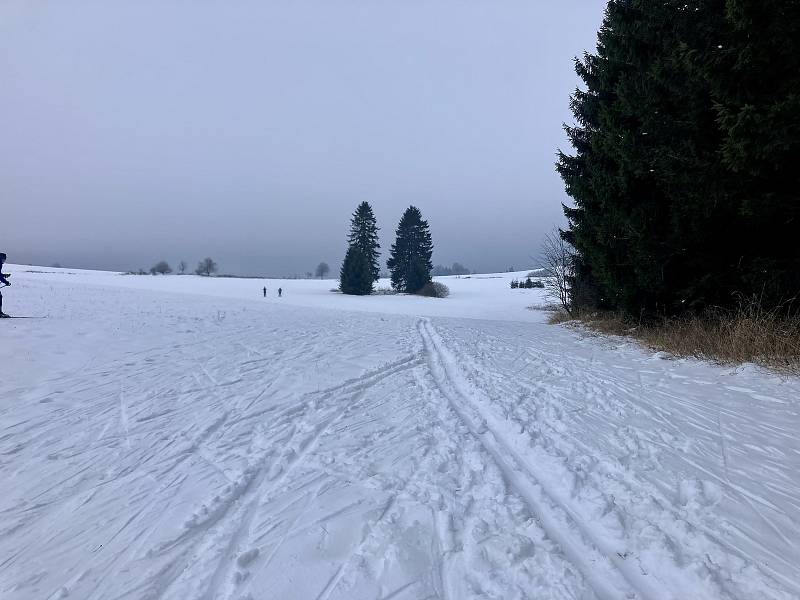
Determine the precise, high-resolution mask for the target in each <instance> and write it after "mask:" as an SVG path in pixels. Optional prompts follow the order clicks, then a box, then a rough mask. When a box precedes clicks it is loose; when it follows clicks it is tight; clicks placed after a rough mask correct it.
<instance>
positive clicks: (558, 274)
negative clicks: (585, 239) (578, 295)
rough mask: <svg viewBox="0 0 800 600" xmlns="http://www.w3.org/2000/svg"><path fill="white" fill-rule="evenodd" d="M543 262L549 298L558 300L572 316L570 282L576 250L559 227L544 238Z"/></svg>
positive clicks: (545, 285)
mask: <svg viewBox="0 0 800 600" xmlns="http://www.w3.org/2000/svg"><path fill="white" fill-rule="evenodd" d="M542 262H543V263H544V268H545V270H546V271H547V273H548V275H549V277H548V278H547V280H546V283H545V284H544V287H545V289H546V290H547V296H548V298H550V299H551V300H553V301H555V302H558V303H559V304H560V305H561V308H562V309H563V310H564V312H566V313H567V314H568V315H569V316H572V302H571V301H570V300H571V294H570V282H571V281H572V278H573V275H574V265H575V251H574V250H573V248H572V246H570V245H569V244H568V243H567V242H566V241H565V240H564V239H563V238H562V237H561V233H560V232H559V230H558V227H555V228H553V230H552V231H551V232H550V233H548V234H547V235H546V236H545V238H544V242H543V243H542Z"/></svg>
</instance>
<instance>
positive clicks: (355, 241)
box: [347, 202, 381, 282]
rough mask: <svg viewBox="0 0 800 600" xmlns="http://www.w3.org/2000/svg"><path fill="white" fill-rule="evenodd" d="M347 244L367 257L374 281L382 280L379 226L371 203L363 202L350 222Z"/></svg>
mask: <svg viewBox="0 0 800 600" xmlns="http://www.w3.org/2000/svg"><path fill="white" fill-rule="evenodd" d="M347 243H348V244H349V245H350V246H356V247H357V248H358V249H359V250H361V253H362V254H363V255H364V256H365V257H366V259H367V261H368V263H369V268H370V274H371V276H372V281H373V282H374V281H378V279H379V278H380V272H381V270H380V263H379V257H380V248H381V246H380V244H379V243H378V224H377V221H376V220H375V214H374V213H373V212H372V207H371V206H370V205H369V202H362V203H361V204H359V205H358V208H356V211H355V212H354V213H353V217H352V219H351V220H350V233H349V235H348V236H347Z"/></svg>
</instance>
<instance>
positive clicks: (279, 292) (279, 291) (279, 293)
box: [278, 288, 283, 298]
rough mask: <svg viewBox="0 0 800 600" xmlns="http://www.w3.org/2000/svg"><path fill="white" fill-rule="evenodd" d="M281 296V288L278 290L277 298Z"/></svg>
mask: <svg viewBox="0 0 800 600" xmlns="http://www.w3.org/2000/svg"><path fill="white" fill-rule="evenodd" d="M281 294H283V288H278V298H280V297H281Z"/></svg>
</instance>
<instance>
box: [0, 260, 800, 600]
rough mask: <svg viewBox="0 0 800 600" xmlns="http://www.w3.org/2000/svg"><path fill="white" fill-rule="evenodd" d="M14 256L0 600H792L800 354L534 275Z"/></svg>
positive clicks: (1, 410)
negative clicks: (385, 276) (162, 271)
mask: <svg viewBox="0 0 800 600" xmlns="http://www.w3.org/2000/svg"><path fill="white" fill-rule="evenodd" d="M13 268H14V283H15V287H14V288H13V289H12V290H9V292H8V294H7V295H6V296H5V298H4V301H5V304H4V306H6V307H7V308H6V310H8V311H9V312H12V311H15V312H18V313H21V312H22V309H23V308H24V309H25V310H24V312H25V313H26V314H27V313H30V314H36V315H43V316H47V319H41V320H6V321H5V322H3V323H0V325H2V327H3V330H2V332H0V333H1V334H2V336H1V337H0V361H1V362H2V364H3V366H4V372H5V374H4V376H3V378H2V380H1V381H0V477H1V478H2V479H1V480H2V490H3V493H2V494H0V598H3V600H5V599H10V600H33V599H40V598H41V599H56V598H78V599H82V600H111V599H123V598H126V599H150V600H155V599H163V600H191V599H197V600H200V599H203V600H262V599H299V600H306V599H308V600H356V599H372V600H376V599H381V600H388V599H390V598H391V599H394V600H410V599H415V600H417V599H418V600H422V599H446V600H462V599H471V598H492V599H503V600H506V599H528V598H530V599H543V598H545V599H548V598H552V599H570V598H576V599H595V598H596V599H598V600H615V599H642V600H669V599H675V600H678V599H687V598H692V599H693V598H698V599H705V598H708V599H723V598H725V599H727V598H730V599H739V598H745V599H750V598H752V599H762V598H764V599H776V600H777V599H790V598H798V597H800V567H798V565H800V547H799V546H800V440H799V439H798V435H797V432H798V431H800V407H799V406H798V405H799V404H800V382H798V380H797V378H791V377H782V376H779V375H776V374H772V373H767V372H764V371H762V370H759V369H757V368H756V367H753V366H751V365H745V366H739V367H730V366H716V365H712V364H708V363H705V362H701V361H698V360H686V359H675V358H672V357H668V356H664V355H662V354H654V353H652V352H650V351H647V350H644V349H641V348H639V347H638V346H636V345H635V344H633V343H631V342H629V341H625V340H621V339H617V338H605V337H599V336H595V335H591V334H589V333H588V332H586V331H583V330H580V329H577V328H575V327H564V326H553V325H548V324H546V323H545V320H546V313H544V312H543V311H541V310H530V309H528V306H530V305H537V304H541V303H543V301H544V300H543V297H542V295H541V292H540V291H537V290H510V289H508V281H509V280H510V279H512V278H513V277H520V274H519V273H516V274H514V273H509V274H502V275H497V276H486V277H485V278H480V277H475V278H470V279H455V278H453V279H450V278H445V279H443V281H445V282H446V283H447V284H448V285H450V287H451V290H452V295H451V297H450V298H447V299H443V300H437V299H423V298H410V297H404V296H377V297H373V298H355V299H350V298H347V297H345V296H342V295H341V294H335V293H332V292H331V291H330V288H331V287H333V285H334V284H333V283H332V282H331V281H316V282H314V281H300V282H293V281H281V282H269V283H267V285H268V287H269V288H270V290H271V289H272V288H273V287H274V288H275V289H277V287H278V285H281V286H282V287H283V289H284V291H285V295H284V298H281V299H280V300H279V299H278V298H277V297H276V296H275V297H272V295H271V296H270V297H269V298H267V299H263V298H260V297H259V294H260V289H261V285H262V282H261V281H249V280H224V279H208V278H198V277H194V276H183V277H177V276H172V277H136V276H121V275H116V274H111V273H107V274H103V273H100V272H84V271H75V270H71V271H67V270H58V269H51V270H46V269H41V268H39V267H37V268H36V270H37V271H38V272H36V273H33V272H30V273H29V272H27V271H26V269H27V268H26V267H22V266H16V267H13ZM522 275H524V273H523V274H522ZM250 288H252V289H250ZM15 305H16V306H15ZM12 314H13V312H12Z"/></svg>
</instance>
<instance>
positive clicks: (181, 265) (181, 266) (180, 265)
mask: <svg viewBox="0 0 800 600" xmlns="http://www.w3.org/2000/svg"><path fill="white" fill-rule="evenodd" d="M188 268H189V265H187V264H186V261H185V260H182V261H181V262H179V263H178V275H183V274H184V273H186V269H188Z"/></svg>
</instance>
